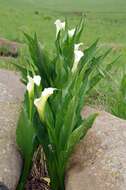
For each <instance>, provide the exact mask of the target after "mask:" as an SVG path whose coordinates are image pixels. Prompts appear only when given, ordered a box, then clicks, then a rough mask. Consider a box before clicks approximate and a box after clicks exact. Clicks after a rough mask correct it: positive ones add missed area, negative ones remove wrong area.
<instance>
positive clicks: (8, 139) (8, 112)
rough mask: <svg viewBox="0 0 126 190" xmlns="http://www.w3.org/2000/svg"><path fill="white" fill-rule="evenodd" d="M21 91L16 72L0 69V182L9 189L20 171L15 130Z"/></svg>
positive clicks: (13, 186) (15, 182)
mask: <svg viewBox="0 0 126 190" xmlns="http://www.w3.org/2000/svg"><path fill="white" fill-rule="evenodd" d="M23 93H24V87H23V85H22V84H21V82H20V81H19V76H18V75H17V74H16V73H14V72H11V71H6V70H0V182H2V183H4V184H5V185H7V187H8V188H9V189H10V190H14V189H15V188H16V185H17V182H18V180H19V176H20V172H21V158H20V154H19V152H18V150H17V147H16V142H15V131H16V124H17V120H18V116H19V110H20V106H21V101H22V99H23Z"/></svg>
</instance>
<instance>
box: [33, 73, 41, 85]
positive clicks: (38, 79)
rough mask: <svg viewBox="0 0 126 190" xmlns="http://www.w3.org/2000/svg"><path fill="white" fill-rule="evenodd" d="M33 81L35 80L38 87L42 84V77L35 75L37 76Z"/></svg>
mask: <svg viewBox="0 0 126 190" xmlns="http://www.w3.org/2000/svg"><path fill="white" fill-rule="evenodd" d="M33 80H34V83H35V84H36V85H37V86H39V85H40V83H41V77H40V76H39V75H35V76H34V77H33Z"/></svg>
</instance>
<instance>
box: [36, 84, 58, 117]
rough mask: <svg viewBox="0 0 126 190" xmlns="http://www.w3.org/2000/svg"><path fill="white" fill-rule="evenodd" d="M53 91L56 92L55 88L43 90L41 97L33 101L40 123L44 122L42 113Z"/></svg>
mask: <svg viewBox="0 0 126 190" xmlns="http://www.w3.org/2000/svg"><path fill="white" fill-rule="evenodd" d="M54 90H56V88H51V87H50V88H45V89H44V90H43V91H42V94H41V97H40V98H37V99H35V100H34V105H35V106H36V108H37V111H38V113H39V117H40V119H41V120H42V121H44V111H45V105H46V102H47V99H48V98H49V96H51V95H52V94H53V92H54Z"/></svg>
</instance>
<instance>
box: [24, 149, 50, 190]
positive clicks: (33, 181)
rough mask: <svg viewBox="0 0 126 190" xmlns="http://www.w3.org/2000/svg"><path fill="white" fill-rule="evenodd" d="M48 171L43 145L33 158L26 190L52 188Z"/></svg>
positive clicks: (47, 189)
mask: <svg viewBox="0 0 126 190" xmlns="http://www.w3.org/2000/svg"><path fill="white" fill-rule="evenodd" d="M45 179H49V178H48V172H47V168H46V164H45V158H44V154H43V151H42V148H41V146H40V147H39V148H38V150H37V152H36V153H35V155H34V158H33V167H32V170H31V173H30V176H29V177H28V180H27V183H26V186H25V190H51V189H50V186H49V184H48V181H47V180H45Z"/></svg>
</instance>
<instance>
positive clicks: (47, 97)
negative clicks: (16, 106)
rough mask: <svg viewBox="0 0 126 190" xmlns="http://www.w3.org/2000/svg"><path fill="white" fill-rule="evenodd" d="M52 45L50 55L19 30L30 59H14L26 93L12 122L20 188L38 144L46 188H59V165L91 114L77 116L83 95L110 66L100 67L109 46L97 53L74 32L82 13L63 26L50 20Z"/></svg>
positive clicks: (62, 177) (92, 117)
mask: <svg viewBox="0 0 126 190" xmlns="http://www.w3.org/2000/svg"><path fill="white" fill-rule="evenodd" d="M55 25H56V40H55V46H56V51H55V53H54V54H53V58H50V55H49V54H48V53H47V52H46V50H45V48H44V47H43V46H42V45H41V44H40V42H39V41H38V39H37V35H36V34H35V35H34V37H32V36H29V35H28V34H25V37H26V38H27V42H28V46H29V52H30V55H31V60H30V61H28V63H27V64H26V66H25V67H24V66H21V65H17V67H18V68H19V69H20V71H21V73H22V82H23V83H24V84H25V85H26V93H25V98H24V103H23V108H22V112H21V114H20V118H19V122H18V127H17V144H18V146H19V148H20V151H21V154H22V157H23V160H24V165H23V169H22V175H21V178H20V181H19V184H18V187H17V189H18V190H23V189H24V186H25V183H26V179H27V177H28V175H29V172H30V169H31V166H32V158H33V154H34V152H35V151H36V149H37V147H38V146H39V144H41V145H42V147H43V151H44V154H45V158H46V165H47V169H48V174H49V177H50V188H51V190H65V183H64V181H65V171H66V168H67V165H68V161H69V158H70V155H71V153H72V152H73V149H74V147H75V145H76V144H77V143H79V141H80V139H81V138H83V137H84V136H85V135H86V133H87V131H88V129H89V128H91V126H92V124H93V122H94V120H95V118H96V116H97V114H93V115H90V116H89V117H88V118H85V119H82V117H81V114H80V113H81V110H82V108H83V106H84V104H85V103H86V102H85V97H86V96H87V95H88V94H89V92H90V91H91V89H92V88H93V87H94V86H95V85H96V84H97V83H98V82H99V81H100V79H101V78H102V77H104V76H105V75H106V73H107V71H109V70H110V69H111V67H112V64H113V63H111V64H107V65H106V66H103V67H102V65H103V64H102V63H103V61H104V59H105V57H106V56H107V55H108V53H109V50H107V51H106V52H105V53H103V54H100V55H99V52H98V50H97V43H98V41H95V42H94V43H93V44H92V45H91V46H90V47H89V48H86V49H85V50H83V49H84V48H83V43H81V42H80V36H81V33H82V31H83V28H84V19H83V18H82V19H81V20H80V23H79V24H78V25H77V26H76V27H75V28H74V29H71V30H69V29H68V23H67V21H65V22H61V21H60V20H56V21H55Z"/></svg>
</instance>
